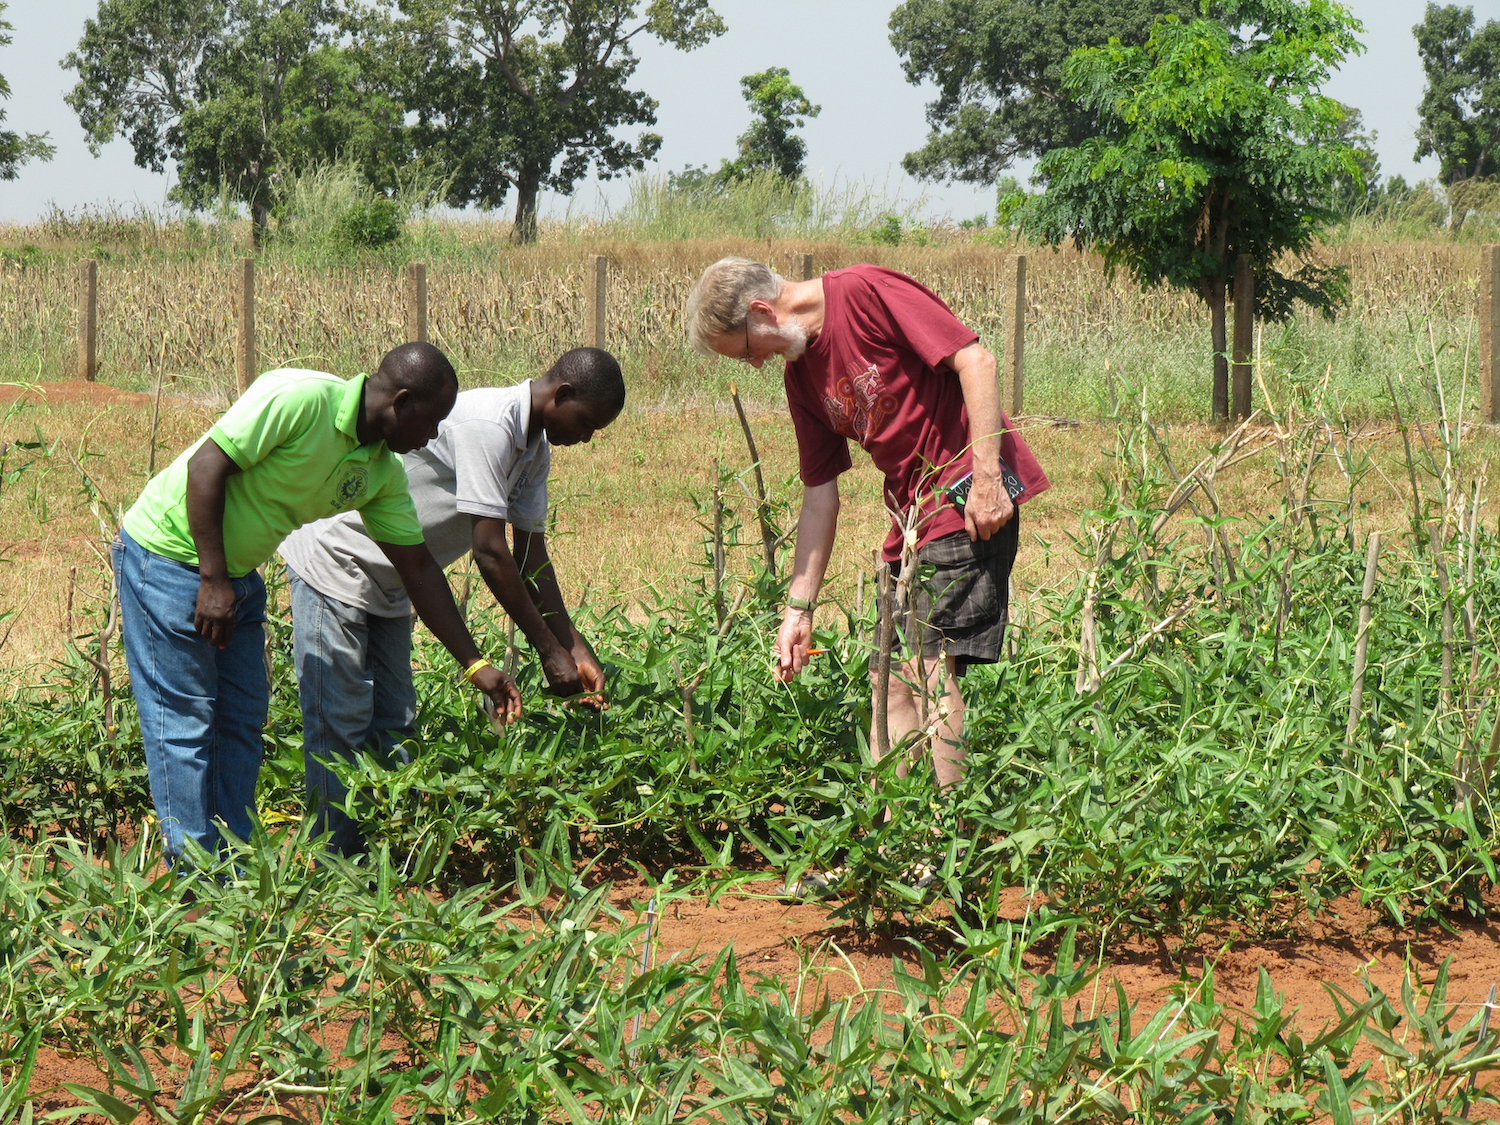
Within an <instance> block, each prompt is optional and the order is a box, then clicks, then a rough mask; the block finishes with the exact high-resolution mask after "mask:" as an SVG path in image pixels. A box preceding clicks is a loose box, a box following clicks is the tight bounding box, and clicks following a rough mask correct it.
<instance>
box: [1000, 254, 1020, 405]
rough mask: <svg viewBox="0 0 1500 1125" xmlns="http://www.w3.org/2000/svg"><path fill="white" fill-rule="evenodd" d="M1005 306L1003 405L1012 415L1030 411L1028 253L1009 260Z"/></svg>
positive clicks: (1006, 271)
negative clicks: (1027, 391) (1027, 378)
mask: <svg viewBox="0 0 1500 1125" xmlns="http://www.w3.org/2000/svg"><path fill="white" fill-rule="evenodd" d="M1003 287H1004V291H1003V295H1002V297H1001V301H1002V305H1001V307H1002V308H1003V309H1004V310H1005V324H1004V326H1003V328H1002V333H1003V339H1004V341H1005V369H1004V372H1003V374H1002V385H1001V388H1000V405H1001V406H1002V407H1003V408H1004V410H1005V411H1006V413H1008V414H1009V415H1010V416H1011V417H1012V418H1015V417H1017V416H1019V415H1021V414H1024V413H1025V412H1026V255H1025V254H1016V255H1014V256H1012V258H1011V259H1010V261H1009V262H1007V263H1006V268H1005V280H1004V282H1003Z"/></svg>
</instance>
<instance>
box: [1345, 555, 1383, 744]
mask: <svg viewBox="0 0 1500 1125" xmlns="http://www.w3.org/2000/svg"><path fill="white" fill-rule="evenodd" d="M1379 563H1380V532H1378V531H1372V532H1370V548H1369V551H1368V552H1367V553H1366V555H1365V586H1364V589H1363V590H1362V591H1361V592H1360V596H1359V632H1357V633H1356V634H1355V639H1354V683H1353V686H1352V687H1350V689H1349V722H1348V723H1347V724H1346V725H1345V727H1344V742H1345V743H1348V744H1350V745H1352V744H1353V742H1354V732H1355V730H1356V729H1357V728H1358V727H1359V712H1360V707H1361V705H1362V704H1363V703H1364V698H1365V666H1366V664H1367V662H1368V660H1369V655H1370V616H1371V607H1370V602H1371V599H1373V598H1374V596H1375V579H1376V577H1377V576H1378V575H1379V570H1378V565H1379ZM1349 750H1350V746H1349V745H1346V746H1345V747H1344V761H1346V762H1347V761H1348V760H1349Z"/></svg>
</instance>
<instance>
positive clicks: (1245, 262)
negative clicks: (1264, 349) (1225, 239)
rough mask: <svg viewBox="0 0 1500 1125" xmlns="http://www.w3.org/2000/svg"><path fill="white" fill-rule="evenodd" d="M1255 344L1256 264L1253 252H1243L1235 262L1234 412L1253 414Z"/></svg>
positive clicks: (1241, 416)
mask: <svg viewBox="0 0 1500 1125" xmlns="http://www.w3.org/2000/svg"><path fill="white" fill-rule="evenodd" d="M1254 346H1255V265H1254V263H1253V262H1251V260H1250V255H1249V254H1241V255H1240V256H1239V257H1238V258H1236V259H1235V263H1234V361H1233V366H1232V368H1231V370H1230V379H1231V382H1232V384H1233V394H1234V404H1233V416H1234V418H1235V419H1236V420H1240V419H1244V418H1248V417H1250V356H1251V349H1252V348H1253V347H1254Z"/></svg>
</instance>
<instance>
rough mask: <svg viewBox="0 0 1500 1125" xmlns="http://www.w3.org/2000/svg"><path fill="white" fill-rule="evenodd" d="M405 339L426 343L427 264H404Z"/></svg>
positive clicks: (409, 341)
mask: <svg viewBox="0 0 1500 1125" xmlns="http://www.w3.org/2000/svg"><path fill="white" fill-rule="evenodd" d="M406 339H407V342H408V343H411V342H415V341H421V342H422V343H426V342H427V263H426V262H408V263H407V264H406Z"/></svg>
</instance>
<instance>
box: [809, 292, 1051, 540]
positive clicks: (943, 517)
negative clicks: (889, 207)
mask: <svg viewBox="0 0 1500 1125" xmlns="http://www.w3.org/2000/svg"><path fill="white" fill-rule="evenodd" d="M823 298H824V309H823V329H822V331H821V332H819V333H818V335H817V338H816V339H814V340H813V341H812V342H811V343H810V344H809V345H808V347H807V351H806V352H804V353H803V355H802V357H801V358H800V359H797V360H796V361H795V362H792V363H788V364H787V365H786V372H785V376H784V378H785V382H786V399H787V405H788V406H789V407H790V409H791V414H792V424H793V426H794V427H795V429H796V431H797V454H798V460H799V462H800V468H801V475H802V483H803V484H804V485H806V486H807V487H809V488H816V487H817V486H818V485H820V484H827V483H828V482H829V481H831V480H833V479H834V478H835V477H837V476H838V475H839V474H840V473H842V472H844V471H845V470H846V469H848V468H849V467H850V465H851V464H852V462H851V461H850V459H849V439H850V438H853V439H854V440H855V441H857V442H858V443H859V444H860V445H861V446H863V447H864V449H865V450H866V451H867V452H868V453H869V454H870V457H871V459H872V460H874V462H875V465H876V467H877V468H878V469H880V471H881V472H882V473H884V474H885V493H886V497H885V499H886V504H887V505H888V506H889V507H890V508H891V509H892V510H893V511H897V512H901V513H903V519H904V517H905V513H906V512H908V511H909V510H910V508H911V506H912V503H913V501H914V500H918V499H919V500H920V502H921V508H920V509H919V516H918V521H919V522H918V542H919V544H921V543H927V542H929V541H930V540H933V539H937V538H938V537H940V536H943V535H948V534H951V533H952V532H955V531H962V530H963V526H964V518H963V515H962V514H961V513H960V512H959V511H958V509H957V508H955V507H954V506H953V504H952V503H951V502H950V501H949V500H948V498H947V497H946V496H945V495H938V494H936V493H935V491H934V490H935V489H938V488H943V487H946V486H948V485H950V484H952V483H953V482H954V481H957V480H960V479H962V478H963V477H964V476H965V475H967V474H968V473H969V472H971V471H972V468H971V464H970V455H969V443H970V441H971V440H972V439H971V436H970V434H969V413H968V411H967V410H966V409H965V407H964V394H963V386H962V385H961V384H960V382H959V378H958V374H957V372H955V371H953V370H952V369H951V368H949V367H944V366H941V365H942V362H943V360H944V359H946V358H947V357H948V356H950V355H953V354H954V353H955V352H958V351H962V350H963V349H964V348H966V347H968V346H969V345H970V344H972V343H974V342H975V341H976V340H978V339H979V335H978V333H976V332H975V331H974V330H973V329H971V328H968V327H966V326H965V325H964V324H963V323H962V322H961V321H960V320H959V319H958V318H957V317H956V316H954V315H953V312H952V310H951V309H949V308H948V306H947V305H945V304H944V303H943V302H942V300H940V299H939V298H938V297H937V295H936V294H934V293H933V292H932V291H931V290H929V289H926V288H924V287H923V286H922V285H920V284H919V283H917V282H916V281H913V280H912V279H911V278H909V277H907V276H906V275H904V274H899V273H896V272H895V271H894V270H888V269H885V268H883V267H881V266H869V265H860V266H850V267H849V268H848V269H842V270H834V271H832V272H831V273H825V274H824V275H823ZM1001 421H1002V422H1003V424H1004V426H1005V432H1004V434H1003V435H1002V436H1001V438H1000V456H1001V457H1003V458H1004V459H1005V463H1006V464H1007V465H1009V466H1010V467H1011V469H1012V470H1013V471H1014V472H1015V474H1016V475H1017V476H1018V477H1020V478H1021V483H1022V484H1024V485H1025V486H1026V491H1025V492H1024V493H1022V494H1021V500H1022V501H1025V500H1028V499H1030V498H1031V497H1033V496H1035V495H1036V494H1037V493H1039V492H1042V491H1044V490H1045V489H1046V488H1047V487H1048V486H1049V482H1048V480H1047V475H1046V474H1045V473H1043V472H1042V468H1041V466H1040V465H1038V464H1037V461H1036V458H1035V457H1033V456H1032V454H1031V450H1030V449H1028V448H1027V447H1026V443H1025V442H1024V441H1022V440H1021V438H1020V435H1019V434H1017V433H1015V432H1014V431H1013V430H1012V429H1011V423H1010V419H1009V418H1006V417H1005V416H1004V415H1003V414H1002V415H1001ZM885 557H886V558H887V559H888V560H890V561H892V562H894V561H896V560H897V559H899V558H900V557H901V531H900V530H899V528H898V527H897V525H896V524H895V523H894V521H893V523H892V527H891V534H890V535H889V536H888V537H887V538H886V541H885Z"/></svg>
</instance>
